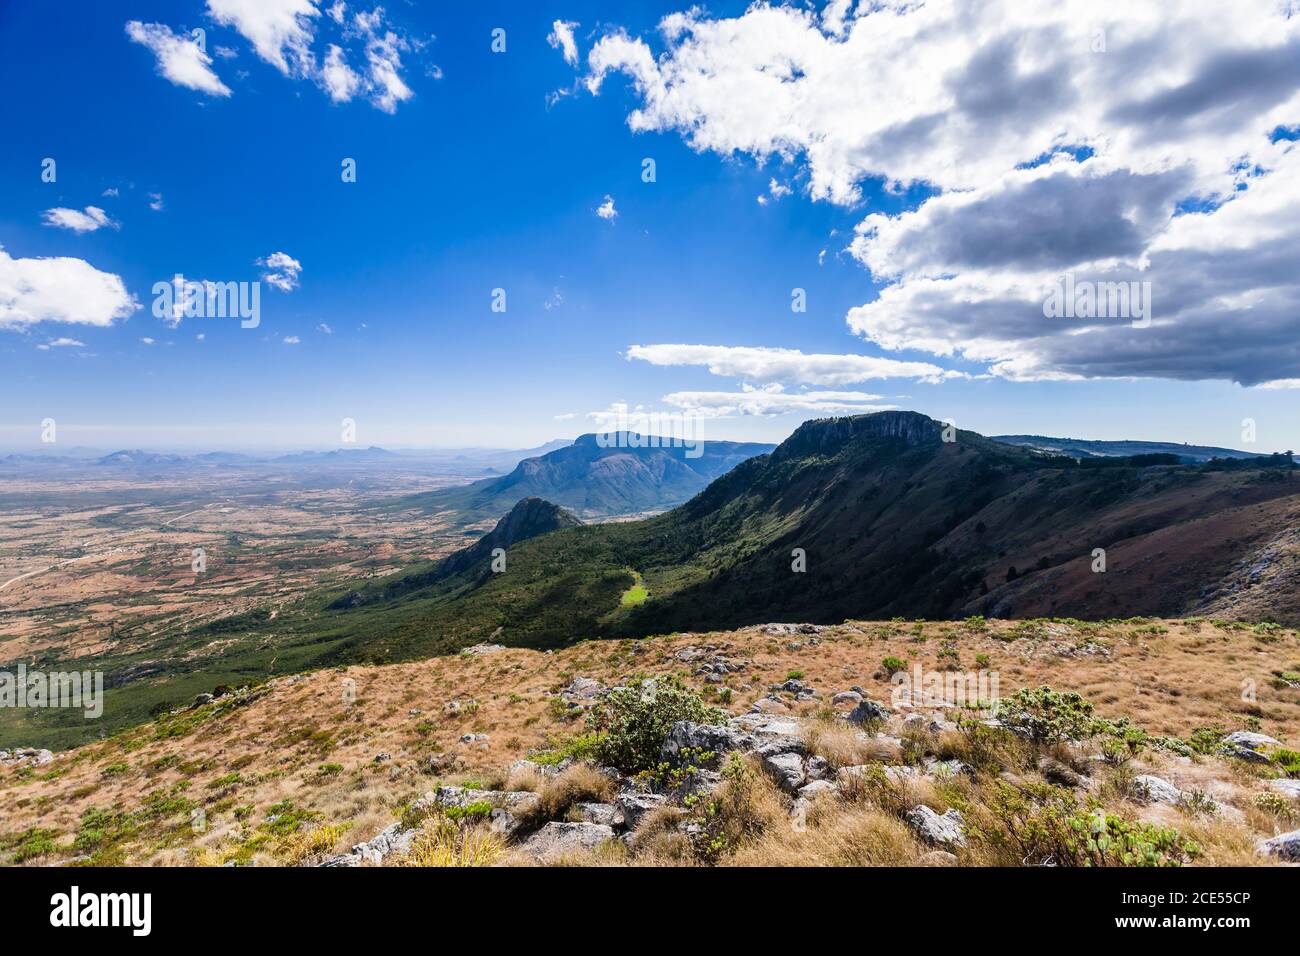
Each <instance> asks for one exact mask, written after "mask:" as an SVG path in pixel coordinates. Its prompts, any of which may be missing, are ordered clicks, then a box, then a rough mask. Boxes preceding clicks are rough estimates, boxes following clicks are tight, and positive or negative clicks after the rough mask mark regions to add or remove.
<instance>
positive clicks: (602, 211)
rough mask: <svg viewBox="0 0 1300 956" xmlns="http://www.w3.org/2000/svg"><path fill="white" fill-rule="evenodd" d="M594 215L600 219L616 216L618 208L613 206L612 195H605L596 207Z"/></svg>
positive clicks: (609, 218) (610, 218)
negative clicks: (603, 199)
mask: <svg viewBox="0 0 1300 956" xmlns="http://www.w3.org/2000/svg"><path fill="white" fill-rule="evenodd" d="M596 215H597V216H599V217H600V218H601V219H607V220H612V219H617V218H618V210H617V209H615V208H614V197H613V196H610V195H606V196H605V201H604V202H603V203H601V204H600V205H599V206H598V207H597V208H596Z"/></svg>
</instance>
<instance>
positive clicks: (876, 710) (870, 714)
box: [849, 699, 889, 724]
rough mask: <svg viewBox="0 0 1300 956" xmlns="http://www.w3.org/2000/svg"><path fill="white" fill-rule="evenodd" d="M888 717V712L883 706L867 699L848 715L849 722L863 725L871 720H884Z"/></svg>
mask: <svg viewBox="0 0 1300 956" xmlns="http://www.w3.org/2000/svg"><path fill="white" fill-rule="evenodd" d="M888 717H889V710H888V709H887V708H886V707H885V706H884V705H883V704H880V703H877V702H876V701H874V700H869V699H868V700H863V701H862V703H860V704H858V706H856V707H854V708H853V710H852V711H851V712H850V713H849V720H850V721H852V722H853V723H855V724H865V723H867V722H868V721H872V720H885V719H886V718H888Z"/></svg>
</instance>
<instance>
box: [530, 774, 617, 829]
mask: <svg viewBox="0 0 1300 956" xmlns="http://www.w3.org/2000/svg"><path fill="white" fill-rule="evenodd" d="M614 790H615V786H614V781H613V780H611V779H610V778H609V777H607V776H605V774H603V773H601V772H600V771H599V770H597V769H596V768H595V767H592V766H591V765H589V764H585V763H576V764H574V765H573V766H571V767H568V768H566V769H565V770H564V771H563V772H562V773H560V774H559V775H558V776H557V777H554V778H552V779H551V780H548V781H546V783H545V784H544V785H543V787H542V789H541V790H540V791H538V797H539V798H540V799H539V801H538V804H537V808H536V809H535V810H534V811H533V812H532V813H530V814H529V815H528V816H526V817H525V822H526V824H527V825H530V826H536V825H540V824H541V823H543V822H545V821H547V820H558V819H560V818H562V817H563V816H564V815H565V814H566V813H568V811H569V808H570V807H572V806H573V805H574V804H576V803H588V802H590V803H608V802H609V801H610V800H612V799H614Z"/></svg>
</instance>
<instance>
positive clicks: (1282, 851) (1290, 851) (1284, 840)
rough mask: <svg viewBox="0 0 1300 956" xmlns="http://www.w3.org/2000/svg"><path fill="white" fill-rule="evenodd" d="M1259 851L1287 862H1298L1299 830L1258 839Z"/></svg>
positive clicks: (1299, 858)
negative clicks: (1268, 838)
mask: <svg viewBox="0 0 1300 956" xmlns="http://www.w3.org/2000/svg"><path fill="white" fill-rule="evenodd" d="M1259 852H1260V853H1262V854H1264V855H1265V856H1271V857H1276V858H1277V859H1279V860H1285V861H1286V862H1287V863H1300V830H1292V831H1291V832H1290V833H1283V834H1282V835H1281V836H1275V837H1273V838H1272V839H1271V840H1260V841H1259Z"/></svg>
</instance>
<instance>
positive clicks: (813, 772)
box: [808, 757, 835, 780]
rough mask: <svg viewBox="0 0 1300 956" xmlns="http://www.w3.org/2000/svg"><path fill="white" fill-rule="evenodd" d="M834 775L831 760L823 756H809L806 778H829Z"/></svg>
mask: <svg viewBox="0 0 1300 956" xmlns="http://www.w3.org/2000/svg"><path fill="white" fill-rule="evenodd" d="M833 776H835V772H834V771H833V770H832V769H831V762H830V761H829V760H827V759H826V758H825V757H811V758H809V760H808V779H809V780H829V779H830V778H831V777H833Z"/></svg>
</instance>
